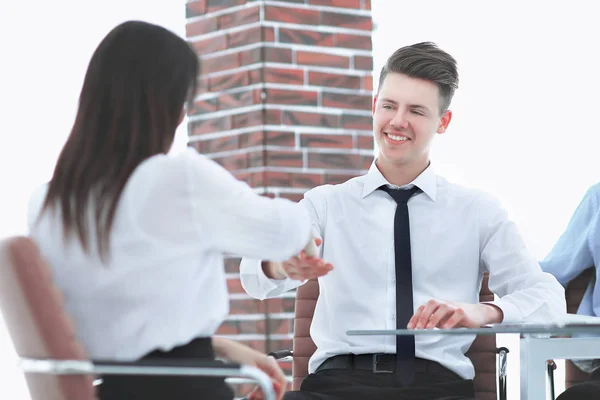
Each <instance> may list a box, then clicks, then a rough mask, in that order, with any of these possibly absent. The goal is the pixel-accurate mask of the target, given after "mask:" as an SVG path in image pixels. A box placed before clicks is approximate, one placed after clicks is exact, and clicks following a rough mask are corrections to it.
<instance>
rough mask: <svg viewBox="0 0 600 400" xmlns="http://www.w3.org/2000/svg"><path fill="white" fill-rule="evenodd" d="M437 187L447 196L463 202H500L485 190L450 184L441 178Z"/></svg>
mask: <svg viewBox="0 0 600 400" xmlns="http://www.w3.org/2000/svg"><path fill="white" fill-rule="evenodd" d="M437 186H438V189H440V190H442V191H444V192H445V193H446V195H449V196H451V197H452V198H455V199H459V200H461V201H464V200H475V201H491V202H497V201H498V200H497V198H496V196H494V195H493V194H491V193H490V192H488V191H486V190H485V189H482V188H479V187H474V186H468V185H465V184H461V183H455V182H450V181H448V180H447V179H445V178H443V177H441V176H438V177H437Z"/></svg>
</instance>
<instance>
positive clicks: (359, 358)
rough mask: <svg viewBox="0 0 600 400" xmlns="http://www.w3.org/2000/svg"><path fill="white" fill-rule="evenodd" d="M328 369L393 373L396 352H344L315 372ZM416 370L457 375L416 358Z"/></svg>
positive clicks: (434, 363) (428, 361)
mask: <svg viewBox="0 0 600 400" xmlns="http://www.w3.org/2000/svg"><path fill="white" fill-rule="evenodd" d="M326 369H359V370H364V371H372V372H373V373H374V374H392V373H394V372H396V355H395V354H384V353H377V354H343V355H339V356H333V357H330V358H328V359H327V360H325V361H323V363H322V364H321V365H319V367H318V368H317V370H316V371H315V372H319V371H322V370H326ZM414 369H415V372H430V373H438V374H439V373H445V374H451V375H454V376H456V377H457V378H458V379H461V378H459V377H458V375H456V374H455V373H454V372H452V371H450V370H449V369H448V368H446V367H443V366H442V365H441V364H438V363H437V362H435V361H431V360H425V359H423V358H415V362H414Z"/></svg>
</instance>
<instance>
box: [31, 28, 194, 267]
mask: <svg viewBox="0 0 600 400" xmlns="http://www.w3.org/2000/svg"><path fill="white" fill-rule="evenodd" d="M199 69H200V66H199V61H198V56H197V55H196V53H195V52H194V51H193V50H192V48H191V47H190V46H189V44H188V43H187V42H186V41H185V40H183V39H182V38H180V37H179V36H177V35H176V34H174V33H172V32H170V31H168V30H167V29H164V28H162V27H160V26H157V25H152V24H149V23H146V22H141V21H128V22H125V23H123V24H120V25H118V26H117V27H115V28H114V29H113V30H112V31H110V32H109V33H108V35H107V36H106V37H105V38H104V39H103V40H102V42H100V44H99V45H98V48H97V49H96V50H95V52H94V54H93V55H92V58H91V60H90V63H89V65H88V69H87V72H86V75H85V79H84V82H83V87H82V89H81V93H80V96H79V107H78V110H77V115H76V117H75V122H74V124H73V128H72V130H71V133H70V135H69V138H68V139H67V142H66V143H65V145H64V147H63V149H62V151H61V153H60V156H59V158H58V161H57V163H56V167H55V169H54V174H53V176H52V179H51V181H50V183H49V187H48V192H47V195H46V199H45V201H44V204H43V207H42V212H43V211H45V210H46V209H49V208H52V209H54V208H55V207H57V206H58V207H59V208H60V211H61V216H62V224H63V235H64V236H65V238H67V237H69V236H71V235H74V234H75V235H76V237H77V238H78V239H79V241H80V242H81V245H82V247H83V248H84V250H85V251H86V252H88V253H89V252H90V228H91V227H90V226H89V225H90V224H89V221H94V227H95V231H96V236H97V242H96V243H95V244H96V246H97V251H98V255H99V256H100V258H101V259H102V260H106V257H107V256H108V254H109V238H110V231H111V228H112V225H113V219H114V217H115V213H116V210H117V206H118V203H119V198H120V196H121V192H122V191H123V188H124V187H125V185H126V183H127V181H128V179H129V177H130V175H131V174H132V172H133V171H134V170H135V168H136V167H137V166H138V165H139V164H140V163H141V162H142V161H144V160H145V159H147V158H149V157H151V156H153V155H156V154H160V153H166V152H168V150H169V148H170V147H171V145H172V143H173V140H174V137H175V130H176V129H177V126H178V125H179V123H180V121H181V116H182V112H183V109H184V105H185V103H186V101H191V99H192V97H193V96H194V94H195V91H196V82H197V78H198V74H199ZM90 207H91V208H90ZM42 212H41V213H40V215H41V214H42ZM90 213H91V214H90ZM90 218H91V219H90Z"/></svg>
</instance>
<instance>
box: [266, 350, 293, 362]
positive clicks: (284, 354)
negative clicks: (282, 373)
mask: <svg viewBox="0 0 600 400" xmlns="http://www.w3.org/2000/svg"><path fill="white" fill-rule="evenodd" d="M267 355H268V356H269V357H273V358H274V359H276V360H281V359H283V358H288V357H294V352H293V351H291V350H279V351H272V352H270V353H268V354H267Z"/></svg>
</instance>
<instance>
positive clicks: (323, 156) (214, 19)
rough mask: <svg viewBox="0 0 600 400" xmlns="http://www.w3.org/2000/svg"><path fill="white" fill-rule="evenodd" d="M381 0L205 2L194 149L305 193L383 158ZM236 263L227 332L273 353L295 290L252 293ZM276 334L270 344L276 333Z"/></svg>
mask: <svg viewBox="0 0 600 400" xmlns="http://www.w3.org/2000/svg"><path fill="white" fill-rule="evenodd" d="M372 26H373V23H372V19H371V4H370V0H287V1H269V0H258V1H252V0H196V1H189V2H188V3H187V37H188V40H189V41H190V42H191V43H193V45H194V47H195V49H196V51H197V52H198V54H199V56H200V59H201V63H202V78H201V88H200V90H199V93H198V95H197V98H196V102H195V107H194V108H193V109H192V110H190V111H189V121H190V122H189V145H190V146H194V147H195V148H196V149H198V150H199V151H200V152H202V153H203V154H205V155H208V156H209V157H211V158H212V159H214V160H215V161H217V162H219V163H220V164H221V165H223V166H224V167H225V168H227V169H228V170H230V171H231V172H232V173H233V174H235V175H236V176H237V177H238V178H239V179H242V180H245V181H247V182H248V183H249V184H250V185H251V186H252V187H253V188H255V190H256V191H257V192H259V193H260V194H263V195H266V196H271V197H286V198H289V199H292V200H299V199H301V198H302V194H303V193H304V192H305V191H306V190H308V189H310V188H312V187H314V186H317V185H321V184H324V183H340V182H343V181H346V180H347V179H349V178H351V177H354V176H356V175H358V174H361V173H364V172H365V171H366V170H367V169H368V167H369V165H370V163H371V162H372V159H373V137H372V124H371V104H372V86H373V83H372V69H373V57H372V47H371V32H372ZM238 264H239V260H236V259H231V260H229V262H228V266H227V271H228V273H229V275H228V277H229V283H230V285H229V287H230V296H231V301H232V303H231V306H232V307H231V313H232V316H231V317H230V318H229V320H228V321H227V322H226V323H225V324H224V325H223V327H222V328H221V330H220V333H222V334H231V335H236V337H237V338H238V339H240V340H245V341H248V342H251V344H253V345H254V346H256V347H257V348H258V349H261V350H270V349H276V348H286V347H290V346H291V340H290V339H291V332H292V326H293V323H292V322H293V321H291V318H292V317H293V311H294V310H293V297H294V294H293V293H290V294H288V295H287V296H284V297H283V298H279V299H272V300H269V301H266V302H260V301H253V300H249V297H248V296H246V295H245V294H244V293H243V290H242V288H241V286H240V284H239V278H238ZM267 339H268V340H267Z"/></svg>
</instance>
